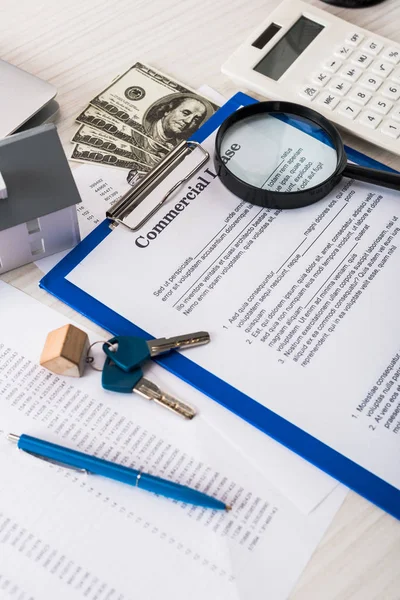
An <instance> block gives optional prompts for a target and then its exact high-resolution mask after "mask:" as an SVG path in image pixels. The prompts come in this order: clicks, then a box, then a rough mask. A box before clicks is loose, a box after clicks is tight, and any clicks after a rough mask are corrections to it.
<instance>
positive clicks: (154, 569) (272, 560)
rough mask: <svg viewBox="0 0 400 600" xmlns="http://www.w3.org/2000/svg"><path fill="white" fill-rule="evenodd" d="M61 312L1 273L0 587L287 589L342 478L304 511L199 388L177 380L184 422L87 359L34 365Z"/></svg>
mask: <svg viewBox="0 0 400 600" xmlns="http://www.w3.org/2000/svg"><path fill="white" fill-rule="evenodd" d="M66 322H67V321H66V319H65V317H64V316H62V315H60V314H58V313H56V312H54V311H52V310H51V309H49V308H47V307H46V306H44V305H42V304H40V303H38V302H36V301H35V300H33V299H31V298H29V297H28V296H26V295H25V294H22V293H21V292H19V291H17V290H15V289H14V288H11V287H9V286H7V285H6V284H4V283H2V282H0V331H1V334H0V398H1V403H0V455H1V457H2V459H1V461H0V589H1V590H2V594H3V596H2V597H4V594H6V597H8V596H7V592H10V593H11V592H12V594H14V595H15V597H18V599H19V600H41V599H42V598H57V600H83V599H86V600H95V599H100V598H101V599H102V600H106V599H107V600H135V599H136V598H145V599H146V600H153V599H154V600H156V599H158V598H160V597H161V596H162V597H163V598H166V599H169V598H170V599H172V598H173V599H174V600H186V599H187V598H188V597H190V598H192V599H193V600H203V599H204V598H205V597H212V598H213V600H214V599H215V600H217V599H219V600H248V598H251V599H252V600H258V599H259V600H264V599H265V598H273V599H274V600H284V599H285V598H287V596H288V595H289V594H290V591H291V589H292V588H293V586H294V584H295V582H296V580H297V578H298V577H299V575H300V574H301V572H302V570H303V568H304V567H305V565H306V563H307V561H308V560H309V558H310V557H311V554H312V553H313V551H314V550H315V547H316V545H317V544H318V542H319V540H320V538H321V536H322V535H323V533H324V531H325V530H326V528H327V527H328V525H329V523H330V522H331V520H332V518H333V516H334V515H335V513H336V511H337V509H338V508H339V506H340V505H341V503H342V501H343V498H344V496H345V494H346V490H345V489H344V488H342V487H338V488H337V489H336V490H335V491H334V492H333V493H332V494H330V496H329V497H328V498H327V500H326V501H324V502H323V503H322V504H321V506H320V507H318V508H317V509H316V510H315V511H314V512H313V513H312V514H311V515H309V516H305V515H304V514H302V513H301V512H300V511H299V510H297V509H296V508H295V507H294V506H293V505H292V504H291V503H290V502H289V501H288V500H287V499H286V498H284V497H283V496H282V495H281V494H280V493H279V492H278V491H277V490H276V489H274V488H273V487H272V486H271V484H270V483H269V482H268V481H267V480H266V479H265V478H263V477H262V476H260V473H259V472H258V471H256V470H255V469H253V467H252V465H251V464H249V463H248V462H247V461H246V460H245V459H244V458H243V456H242V455H241V454H240V452H238V451H237V450H236V449H235V448H234V447H233V446H232V445H230V444H229V443H227V441H226V440H225V439H223V438H222V437H221V436H220V435H219V433H218V432H217V431H215V429H214V428H213V427H212V425H211V424H210V423H209V421H208V420H207V418H205V417H204V415H206V414H207V401H206V398H204V397H203V402H202V399H201V397H200V395H199V396H194V397H192V396H191V395H190V391H191V388H190V387H189V386H186V387H187V390H186V395H185V400H187V401H188V402H191V403H193V404H195V405H196V406H197V408H198V409H199V415H198V416H197V417H196V418H195V419H194V420H192V421H190V422H187V421H185V420H183V419H180V418H178V417H177V416H176V415H174V414H172V413H170V412H168V411H165V410H163V409H162V408H160V407H159V406H157V405H155V404H152V403H151V402H147V401H145V400H144V399H142V398H140V397H138V396H134V395H131V394H127V395H124V394H115V393H112V392H106V391H104V390H102V388H101V384H100V374H99V373H98V372H95V371H94V370H91V369H88V370H86V372H85V374H84V376H83V377H82V378H81V379H78V380H77V379H73V378H69V379H68V378H62V377H59V376H56V375H54V374H52V373H50V372H49V371H47V370H46V369H44V368H41V367H40V366H39V364H38V358H39V356H40V353H41V350H42V347H43V343H44V341H45V338H46V335H47V333H48V331H50V330H52V329H55V328H57V327H60V326H62V325H64V324H66ZM27 332H29V333H28V334H27ZM89 335H90V340H91V342H93V341H94V340H95V339H96V337H95V336H94V335H92V334H90V333H89ZM146 376H147V377H149V378H150V379H151V380H153V381H155V382H157V383H158V384H159V385H160V386H161V387H163V388H165V389H166V390H168V391H170V392H172V393H177V391H176V390H175V388H174V384H175V383H176V378H175V377H174V376H172V375H171V374H169V373H167V372H165V371H164V370H163V369H161V368H160V367H158V366H157V365H153V366H152V367H151V369H150V370H149V371H148V372H146ZM8 432H12V433H16V434H21V433H25V434H29V435H33V436H36V437H40V438H42V439H46V440H49V441H52V442H54V443H58V444H61V445H64V446H68V447H71V448H74V449H77V450H80V451H82V452H87V453H88V454H95V455H97V456H99V457H103V458H106V459H108V460H112V461H115V462H118V463H120V464H124V465H127V466H132V467H133V468H137V469H138V468H142V469H143V470H144V471H150V472H152V473H153V474H156V475H159V476H162V477H165V478H170V479H173V480H174V481H179V482H181V483H183V484H186V485H191V486H193V487H196V488H198V489H199V490H201V491H204V492H207V493H209V494H211V495H214V496H215V497H218V498H221V499H224V500H225V501H226V502H229V503H230V504H232V511H231V512H229V513H227V512H224V511H223V512H219V511H211V510H207V509H201V508H199V507H193V506H189V505H184V504H182V503H177V502H174V501H171V500H168V499H166V498H162V497H157V496H155V495H153V494H150V493H148V492H145V491H142V490H139V489H136V488H133V487H130V486H128V485H124V484H121V483H117V482H114V481H110V480H107V479H104V478H102V477H97V476H94V475H90V474H89V475H85V474H82V473H77V472H75V471H70V470H68V469H63V468H60V467H56V466H52V465H49V464H47V463H46V462H43V461H41V460H39V459H38V458H36V457H33V456H30V455H29V454H27V453H25V452H21V451H19V450H18V449H17V448H16V446H15V444H13V443H11V442H9V441H8V440H7V438H6V434H7V433H8ZM13 597H14V596H13Z"/></svg>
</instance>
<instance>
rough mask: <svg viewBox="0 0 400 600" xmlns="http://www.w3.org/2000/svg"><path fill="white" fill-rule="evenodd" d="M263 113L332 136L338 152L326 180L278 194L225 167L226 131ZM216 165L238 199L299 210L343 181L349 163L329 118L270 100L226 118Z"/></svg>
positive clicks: (215, 156) (217, 141) (215, 154)
mask: <svg viewBox="0 0 400 600" xmlns="http://www.w3.org/2000/svg"><path fill="white" fill-rule="evenodd" d="M264 113H268V114H271V113H288V114H291V115H293V116H297V117H303V118H304V119H307V120H308V121H312V122H313V123H315V124H316V125H318V126H319V127H320V128H321V129H323V130H324V131H325V132H326V133H327V134H328V135H329V137H330V139H331V141H332V143H333V145H334V148H335V150H336V153H337V165H336V169H335V171H334V172H333V173H332V174H331V175H330V176H329V177H328V178H327V179H326V180H324V181H322V182H320V183H318V184H317V185H315V186H312V187H309V188H305V189H304V190H296V191H293V192H275V191H273V190H266V189H262V188H259V187H257V186H254V185H252V184H251V183H247V182H246V181H244V180H243V179H240V178H239V177H238V176H237V175H235V174H234V173H232V171H230V169H229V165H226V164H225V163H224V162H223V161H222V155H221V144H222V140H223V137H224V135H225V133H226V131H227V129H229V127H231V126H232V125H233V124H235V123H237V122H238V121H241V120H243V119H246V118H248V117H254V116H255V115H260V114H264ZM214 163H215V166H216V169H217V173H218V175H219V176H220V178H221V180H222V181H223V183H224V185H225V186H226V187H227V188H228V189H229V190H230V191H231V192H233V193H234V194H235V195H236V196H239V198H242V199H243V200H246V201H247V202H251V203H252V204H257V205H259V206H264V207H267V208H300V207H302V206H307V205H309V204H313V203H314V202H317V201H318V200H320V199H321V198H323V197H324V196H326V195H327V194H328V193H329V192H330V191H331V189H332V188H333V187H334V186H335V185H336V184H337V183H338V181H339V180H340V178H341V175H342V172H343V170H344V168H345V167H346V164H347V157H346V152H345V149H344V145H343V142H342V139H341V137H340V135H339V132H338V130H337V129H336V127H335V126H334V125H333V124H332V123H331V122H330V121H329V120H328V119H326V118H325V117H324V116H322V115H321V114H320V113H318V112H317V111H315V110H313V109H311V108H308V107H307V106H303V105H301V104H296V103H294V102H286V101H280V100H271V101H266V102H257V103H255V104H250V105H248V106H243V107H242V108H239V109H238V110H237V111H235V112H234V113H232V114H231V115H230V116H229V117H228V118H227V119H225V121H224V122H223V123H222V124H221V126H220V128H219V130H218V132H217V136H216V139H215V153H214Z"/></svg>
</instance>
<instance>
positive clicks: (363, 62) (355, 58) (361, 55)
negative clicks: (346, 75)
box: [350, 51, 374, 69]
mask: <svg viewBox="0 0 400 600" xmlns="http://www.w3.org/2000/svg"><path fill="white" fill-rule="evenodd" d="M350 60H351V62H352V63H354V64H355V65H358V66H359V67H362V68H363V69H365V68H366V67H369V65H370V64H371V63H372V61H373V60H374V59H373V58H372V56H368V54H365V52H358V51H357V52H353V54H352V55H351V59H350Z"/></svg>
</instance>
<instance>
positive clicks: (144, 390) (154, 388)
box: [101, 357, 196, 419]
mask: <svg viewBox="0 0 400 600" xmlns="http://www.w3.org/2000/svg"><path fill="white" fill-rule="evenodd" d="M101 384H102V386H103V388H104V389H105V390H109V391H110V392H119V393H120V394H131V393H132V392H135V393H136V394H138V395H139V396H142V398H146V400H154V402H156V403H157V404H160V405H161V406H164V408H168V409H169V410H172V412H174V413H176V414H177V415H180V416H181V417H184V418H185V419H193V417H195V416H196V411H195V410H194V408H192V407H191V406H189V404H186V403H185V402H182V400H178V398H175V397H174V396H172V395H171V394H167V393H166V392H163V391H162V390H161V389H160V388H159V387H158V385H156V384H155V383H153V382H152V381H149V380H148V379H145V378H144V377H143V371H142V369H135V370H134V371H131V372H130V373H126V372H125V371H122V370H121V369H120V368H119V367H118V366H117V365H116V364H115V362H113V361H112V360H111V359H110V358H108V357H107V358H106V361H105V363H104V367H103V373H102V377H101Z"/></svg>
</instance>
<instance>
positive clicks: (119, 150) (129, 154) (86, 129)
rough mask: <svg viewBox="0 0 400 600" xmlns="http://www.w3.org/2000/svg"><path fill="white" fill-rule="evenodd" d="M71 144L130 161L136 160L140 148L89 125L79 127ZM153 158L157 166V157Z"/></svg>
mask: <svg viewBox="0 0 400 600" xmlns="http://www.w3.org/2000/svg"><path fill="white" fill-rule="evenodd" d="M71 142H75V143H81V144H84V145H85V146H93V147H94V148H96V149H97V150H100V151H101V152H107V154H115V155H116V156H123V157H124V158H127V159H130V160H138V155H139V154H140V152H137V151H138V150H140V148H139V149H138V148H136V147H135V146H132V145H131V144H128V143H127V142H124V141H122V140H118V139H117V138H115V137H113V136H112V135H109V134H108V133H104V132H102V131H100V130H98V129H95V128H94V127H90V126H89V125H81V127H79V129H78V130H77V131H76V132H75V133H74V135H73V137H72V139H71ZM136 152H137V154H136ZM153 158H154V164H157V162H159V160H160V159H159V158H158V157H157V156H154V157H153ZM138 162H139V161H138Z"/></svg>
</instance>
